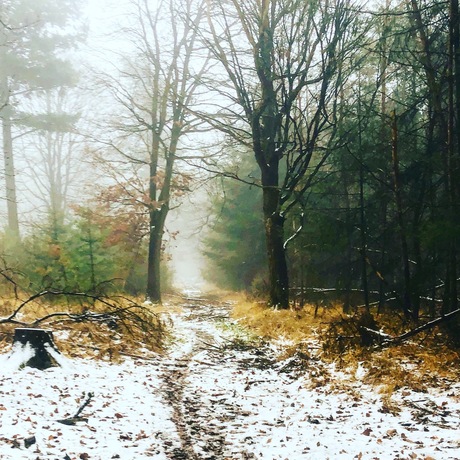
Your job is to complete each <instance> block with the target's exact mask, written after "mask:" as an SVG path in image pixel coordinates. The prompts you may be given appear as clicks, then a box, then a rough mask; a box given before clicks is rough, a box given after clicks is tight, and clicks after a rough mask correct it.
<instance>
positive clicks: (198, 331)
mask: <svg viewBox="0 0 460 460" xmlns="http://www.w3.org/2000/svg"><path fill="white" fill-rule="evenodd" d="M182 308H183V313H182V314H180V315H176V316H175V317H173V318H172V319H173V321H174V331H175V334H176V338H177V340H176V343H175V344H173V345H172V346H171V348H170V350H169V353H168V354H167V356H166V358H165V359H164V360H163V361H162V364H161V365H162V375H161V377H162V379H163V381H164V387H163V388H162V391H163V393H164V396H165V399H166V401H167V402H168V403H169V404H170V406H171V407H172V410H173V422H174V423H175V425H176V427H177V431H178V434H179V438H180V444H179V445H178V443H177V442H171V441H165V444H164V447H165V451H166V453H167V455H168V456H169V458H170V459H176V460H182V459H190V460H220V459H226V458H229V459H230V458H232V459H236V458H241V459H245V458H253V457H252V456H251V455H250V454H247V453H245V452H244V451H243V452H241V453H235V452H226V446H225V438H224V436H223V435H222V433H221V431H222V430H221V428H223V427H225V426H227V425H228V422H229V421H230V420H234V419H235V418H236V417H237V416H238V415H241V414H239V409H238V407H236V406H235V405H230V404H227V403H226V398H225V395H223V394H218V393H216V392H213V391H211V392H209V391H206V390H205V389H203V391H202V392H196V391H194V390H190V389H187V385H188V383H189V382H188V378H189V376H190V374H191V373H201V372H204V371H205V370H206V368H209V367H212V366H215V365H217V364H218V363H221V362H222V360H223V359H225V357H224V356H223V355H222V353H217V354H216V353H212V347H213V346H215V343H216V340H217V338H218V336H219V335H220V334H219V331H218V324H219V323H221V324H222V323H223V322H225V321H227V320H228V319H229V311H230V309H231V303H229V302H222V301H216V300H212V299H206V298H202V297H201V296H198V295H195V296H192V295H189V296H187V297H184V303H183V305H182ZM207 349H208V350H210V353H205V358H206V359H205V360H203V359H202V358H203V351H204V350H207ZM198 355H200V356H199V357H198Z"/></svg>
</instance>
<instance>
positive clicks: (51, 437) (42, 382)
mask: <svg viewBox="0 0 460 460" xmlns="http://www.w3.org/2000/svg"><path fill="white" fill-rule="evenodd" d="M231 308H232V304H231V302H226V301H222V300H221V301H219V300H216V299H214V300H210V299H206V298H201V297H200V295H199V294H198V293H196V294H195V295H192V294H190V295H189V296H188V297H184V299H183V300H182V301H181V302H180V308H174V309H172V312H171V313H169V316H170V319H171V324H172V327H173V336H172V337H173V340H171V343H170V344H169V345H168V349H167V351H166V353H165V354H164V355H161V356H160V355H153V354H148V353H143V350H142V349H140V351H139V356H137V357H136V356H131V357H125V358H124V359H123V361H122V362H120V363H111V362H104V361H97V360H92V359H83V358H78V359H77V358H72V359H71V358H64V357H62V356H61V357H59V358H58V359H59V361H60V364H61V367H55V368H50V369H47V370H45V371H39V370H35V369H31V368H23V369H18V363H20V362H22V361H23V357H22V356H20V353H18V352H14V350H13V351H9V352H8V353H4V354H3V355H2V356H0V459H2V460H3V459H5V460H9V459H29V460H44V459H53V460H54V459H58V460H69V459H71V460H74V459H82V460H85V459H96V460H108V459H117V458H118V459H122V460H139V459H144V458H155V459H159V460H163V459H176V460H180V459H191V460H198V459H199V460H202V459H203V460H212V459H214V460H224V459H228V460H238V459H267V460H272V459H289V460H300V459H306V460H308V459H311V460H317V459H369V460H370V459H381V460H383V459H411V460H414V459H425V460H429V459H436V460H448V459H452V460H453V459H457V460H459V459H460V436H459V425H460V382H458V381H452V380H449V379H447V378H444V379H439V380H438V381H437V382H436V384H435V385H430V386H428V387H427V388H426V389H425V390H423V391H420V390H419V391H415V390H413V389H410V388H405V387H402V388H399V389H397V390H395V391H393V392H392V393H391V394H388V393H387V392H380V391H379V388H378V387H377V386H376V385H375V384H372V385H369V384H367V383H366V373H367V370H366V369H365V368H364V367H360V366H358V367H357V368H356V369H355V370H354V371H353V372H347V371H344V370H343V369H339V368H338V367H337V365H336V364H335V363H327V362H325V361H323V360H322V359H321V357H320V347H319V345H318V343H317V342H316V341H314V340H313V339H312V342H311V343H310V344H307V346H308V347H309V348H310V350H311V353H309V355H308V363H305V361H306V360H307V358H306V357H305V355H302V354H295V355H292V356H291V357H289V358H286V359H282V358H280V348H282V347H281V345H279V344H277V343H264V342H257V341H254V340H253V339H252V338H248V337H247V336H245V332H244V330H243V329H241V328H240V327H239V326H238V324H236V323H235V322H234V321H233V320H231V319H230V317H229V314H230V310H231ZM315 350H316V351H315ZM316 352H317V353H316ZM315 353H316V354H315ZM413 372H416V369H415V368H414V369H413ZM326 376H327V377H326ZM90 394H91V398H90V401H89V403H88V404H87V406H85V407H84V409H83V410H82V411H81V414H80V416H81V417H82V419H81V420H80V421H78V422H77V423H75V424H74V425H66V424H62V423H61V422H62V420H63V419H64V420H65V419H68V418H71V417H72V416H73V415H74V414H75V413H77V411H78V409H79V408H80V407H82V405H83V404H84V403H85V401H88V397H89V396H90ZM59 420H61V422H60V421H59ZM26 446H27V447H26Z"/></svg>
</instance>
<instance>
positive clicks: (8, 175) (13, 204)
mask: <svg viewBox="0 0 460 460" xmlns="http://www.w3.org/2000/svg"><path fill="white" fill-rule="evenodd" d="M0 116H1V120H2V132H3V158H4V165H5V188H6V205H7V212H8V231H9V233H10V235H11V236H12V237H13V238H19V219H18V202H17V198H16V171H15V168H14V158H13V137H12V134H11V106H10V105H9V103H8V102H7V103H6V105H5V106H4V107H3V109H2V110H1V112H0Z"/></svg>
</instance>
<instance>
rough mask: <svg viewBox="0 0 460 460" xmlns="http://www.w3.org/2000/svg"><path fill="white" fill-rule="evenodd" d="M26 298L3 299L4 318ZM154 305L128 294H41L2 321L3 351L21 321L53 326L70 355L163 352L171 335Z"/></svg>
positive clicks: (63, 349) (59, 344)
mask: <svg viewBox="0 0 460 460" xmlns="http://www.w3.org/2000/svg"><path fill="white" fill-rule="evenodd" d="M26 300H28V297H27V295H26V294H19V295H18V296H17V298H11V297H10V298H3V299H0V319H5V318H8V317H10V316H11V314H12V313H13V312H14V311H15V310H16V309H18V307H19V306H20V305H21V304H24V302H26ZM155 309H156V307H154V306H145V305H143V304H142V302H141V301H140V300H139V299H129V298H125V297H107V298H103V299H100V300H99V299H91V298H89V297H88V298H85V297H81V298H72V297H71V296H70V297H69V296H65V295H62V296H52V297H47V296H42V297H38V298H36V299H33V300H32V301H30V302H27V303H26V304H25V305H23V307H22V308H21V309H20V311H19V313H18V314H17V315H16V316H15V317H14V318H12V320H11V321H9V322H3V323H2V324H0V352H3V353H5V352H7V351H9V349H10V348H11V345H12V340H13V336H14V330H15V329H16V328H17V327H39V328H43V329H47V330H51V331H52V332H53V337H54V340H55V342H56V345H57V348H58V349H59V350H60V351H61V352H62V353H63V354H64V355H66V356H69V357H91V358H99V359H107V360H110V361H117V360H119V359H120V358H121V357H122V356H124V355H136V356H142V357H149V356H153V355H154V354H157V353H161V352H162V350H163V348H164V344H165V340H166V338H167V335H168V328H167V326H166V324H165V321H164V319H163V317H162V316H161V314H160V313H159V312H157V311H155ZM43 318H46V319H44V320H43V321H40V322H38V323H36V321H37V320H39V319H43Z"/></svg>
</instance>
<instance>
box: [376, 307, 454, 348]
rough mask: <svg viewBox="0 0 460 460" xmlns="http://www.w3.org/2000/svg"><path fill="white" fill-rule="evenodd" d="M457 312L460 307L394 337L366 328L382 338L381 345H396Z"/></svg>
mask: <svg viewBox="0 0 460 460" xmlns="http://www.w3.org/2000/svg"><path fill="white" fill-rule="evenodd" d="M458 314H460V308H458V309H457V310H454V311H452V312H450V313H447V314H446V315H443V316H440V317H439V318H436V319H434V320H432V321H429V322H428V323H425V324H422V325H421V326H419V327H416V328H415V329H412V330H410V331H408V332H405V333H404V334H401V335H398V336H396V337H392V336H390V335H387V334H384V335H383V334H382V333H381V332H380V331H375V330H373V329H368V332H369V333H372V334H373V335H375V336H376V337H379V338H380V339H382V340H381V341H380V345H382V346H391V345H398V344H400V343H401V342H404V341H405V340H407V339H409V338H411V337H414V336H415V335H417V334H420V332H423V331H427V330H429V329H432V328H434V327H435V326H437V325H438V324H441V323H443V322H446V321H448V320H450V319H451V318H453V317H455V316H457V315H458Z"/></svg>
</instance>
